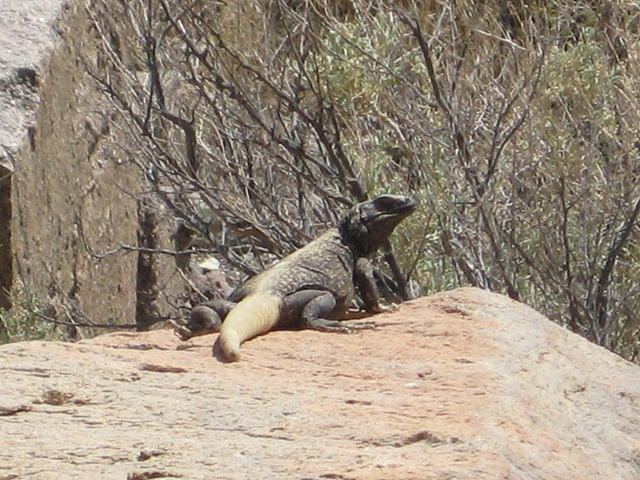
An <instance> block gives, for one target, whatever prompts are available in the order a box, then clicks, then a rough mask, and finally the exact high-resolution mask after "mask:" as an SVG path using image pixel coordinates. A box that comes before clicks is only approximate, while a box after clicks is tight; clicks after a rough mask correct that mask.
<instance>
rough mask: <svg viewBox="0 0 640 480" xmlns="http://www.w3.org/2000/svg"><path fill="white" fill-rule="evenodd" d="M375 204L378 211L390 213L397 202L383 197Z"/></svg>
mask: <svg viewBox="0 0 640 480" xmlns="http://www.w3.org/2000/svg"><path fill="white" fill-rule="evenodd" d="M374 203H375V205H376V207H377V208H378V210H381V211H389V210H393V209H394V208H395V207H396V203H397V202H396V199H395V198H392V197H387V196H382V197H378V198H377V199H376V200H375V201H374Z"/></svg>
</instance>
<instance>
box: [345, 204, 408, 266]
mask: <svg viewBox="0 0 640 480" xmlns="http://www.w3.org/2000/svg"><path fill="white" fill-rule="evenodd" d="M416 205H417V204H416V202H415V201H414V200H412V199H411V198H409V197H403V196H399V195H381V196H379V197H377V198H375V199H374V200H371V201H368V202H362V203H359V204H357V205H356V206H355V207H353V208H352V209H351V210H349V211H348V212H347V213H346V214H345V216H344V217H342V219H341V220H340V223H339V225H338V229H339V230H340V235H341V236H342V238H344V240H345V241H346V243H347V244H348V245H349V246H351V248H352V249H354V253H355V254H356V256H365V257H368V256H370V255H371V254H372V253H373V252H375V251H376V250H377V249H378V248H380V247H382V246H383V245H384V244H385V243H386V242H387V240H388V239H389V237H390V236H391V233H392V232H393V229H394V228H396V227H397V226H398V224H399V223H400V222H401V221H402V220H404V219H405V218H406V217H407V216H409V215H410V214H411V213H412V212H413V211H414V210H415V209H416Z"/></svg>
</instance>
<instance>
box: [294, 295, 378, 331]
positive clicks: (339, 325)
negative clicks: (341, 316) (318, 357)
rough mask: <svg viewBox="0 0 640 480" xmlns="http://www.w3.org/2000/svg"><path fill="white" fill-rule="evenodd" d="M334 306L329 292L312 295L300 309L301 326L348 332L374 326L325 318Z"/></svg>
mask: <svg viewBox="0 0 640 480" xmlns="http://www.w3.org/2000/svg"><path fill="white" fill-rule="evenodd" d="M335 308H336V299H335V298H334V296H333V295H332V294H331V292H324V293H322V294H320V295H318V296H317V297H314V298H313V299H311V300H310V301H309V303H307V304H306V305H305V307H304V308H303V310H302V326H303V327H304V328H309V329H312V330H319V331H321V332H340V333H349V332H352V331H354V330H359V329H365V328H375V325H374V324H373V323H344V322H341V321H339V320H329V319H328V318H325V317H327V316H331V314H332V312H333V311H334V310H335Z"/></svg>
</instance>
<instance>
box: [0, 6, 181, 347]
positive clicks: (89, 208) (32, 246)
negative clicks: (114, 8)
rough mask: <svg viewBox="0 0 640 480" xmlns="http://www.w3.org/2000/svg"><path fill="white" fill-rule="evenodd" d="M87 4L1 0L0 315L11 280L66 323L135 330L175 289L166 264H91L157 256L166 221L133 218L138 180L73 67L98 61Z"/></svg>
mask: <svg viewBox="0 0 640 480" xmlns="http://www.w3.org/2000/svg"><path fill="white" fill-rule="evenodd" d="M88 8H90V6H89V4H88V2H86V1H84V0H2V1H0V307H4V306H7V299H6V298H3V297H4V296H5V293H6V291H8V290H9V289H10V288H11V286H12V284H15V282H16V281H17V280H20V281H22V282H23V283H24V284H25V285H26V287H27V289H28V290H29V291H31V292H34V293H36V294H37V295H38V296H39V298H40V300H41V303H42V304H47V303H49V302H52V303H54V304H57V305H60V304H62V305H64V308H61V309H59V310H64V311H66V312H71V316H72V317H74V318H73V320H74V321H79V322H81V323H86V322H87V317H88V320H89V321H91V320H93V321H94V322H100V323H122V321H123V319H127V320H128V323H133V322H134V319H135V320H137V318H136V312H138V317H145V318H141V321H143V322H146V321H147V320H148V318H146V317H148V316H149V313H151V314H153V313H158V312H156V311H155V310H156V306H155V305H151V306H149V305H148V304H151V303H154V302H156V303H157V299H158V298H159V297H160V294H159V291H158V290H160V288H164V289H165V290H166V292H165V293H170V294H171V293H175V292H177V291H179V290H180V288H181V286H180V284H181V282H180V281H178V282H174V281H173V279H171V278H170V277H171V275H175V274H176V270H175V261H174V260H173V259H171V258H169V259H168V260H167V257H165V258H164V259H162V264H160V262H158V261H156V260H157V259H153V260H154V262H155V263H154V262H151V261H147V263H149V264H150V265H151V266H152V267H154V268H155V269H156V270H154V271H153V272H151V274H150V273H149V272H148V271H145V272H143V273H142V274H141V273H140V271H139V269H138V265H139V263H141V262H140V261H139V258H138V255H137V254H136V253H135V252H130V253H128V254H123V253H121V254H117V255H104V256H101V257H99V256H100V255H102V254H104V253H106V252H109V251H113V250H115V249H117V248H118V247H119V246H120V245H132V246H134V247H135V246H136V245H137V244H138V242H139V240H140V238H146V239H151V240H153V241H154V242H155V243H153V244H151V245H149V244H148V243H147V244H145V246H147V247H149V246H150V247H151V248H157V247H164V248H166V247H168V246H169V237H170V235H171V233H172V232H171V231H170V229H171V228H173V225H166V224H165V225H162V226H160V225H158V224H159V223H160V222H162V220H158V222H157V223H158V224H153V225H151V226H149V222H148V218H146V217H144V215H143V213H141V211H142V209H141V208H140V205H141V203H143V202H141V201H140V198H141V196H139V195H138V194H139V193H140V191H141V190H143V189H144V187H142V186H141V179H140V174H139V172H138V171H137V169H136V168H134V166H133V165H132V164H131V162H130V161H129V160H128V157H127V155H126V154H125V153H124V152H123V151H121V149H119V148H118V147H117V146H116V145H117V144H118V143H120V144H123V143H126V142H125V141H124V140H123V139H122V138H118V136H119V135H120V133H119V131H120V130H119V128H118V118H117V117H116V116H115V115H114V114H113V111H112V109H111V107H110V106H109V105H108V104H107V103H106V102H105V101H104V98H103V96H102V93H101V92H100V91H99V89H98V87H97V85H96V84H95V82H94V81H93V80H92V79H91V78H90V76H89V75H88V73H87V69H86V67H85V64H84V63H83V61H82V58H83V57H84V58H89V59H95V58H96V53H95V52H96V41H97V40H96V33H95V31H94V30H93V29H92V27H91V24H90V21H89V16H88V13H87V9H88ZM156 214H157V216H158V217H160V216H161V214H162V212H161V210H160V209H158V208H156ZM156 257H157V256H156ZM141 260H146V259H141ZM147 270H148V269H147ZM175 276H176V277H177V275H175ZM140 278H142V279H144V280H147V279H149V278H153V280H154V281H155V283H156V284H155V285H152V286H149V284H148V283H149V282H146V283H145V282H140V281H138V280H139V279H140ZM158 308H160V309H161V308H162V306H160V307H158ZM161 313H166V311H165V312H161ZM65 320H69V318H65ZM83 333H85V334H88V335H90V334H92V333H95V332H94V331H93V330H90V329H89V330H85V331H84V332H83Z"/></svg>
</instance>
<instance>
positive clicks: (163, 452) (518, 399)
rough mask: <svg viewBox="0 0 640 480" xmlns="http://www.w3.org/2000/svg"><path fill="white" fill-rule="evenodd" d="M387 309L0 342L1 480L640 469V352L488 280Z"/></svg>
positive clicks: (596, 474) (639, 472) (514, 476)
mask: <svg viewBox="0 0 640 480" xmlns="http://www.w3.org/2000/svg"><path fill="white" fill-rule="evenodd" d="M375 320H376V322H377V323H378V324H379V326H380V328H379V329H377V330H375V331H362V332H360V333H357V334H353V335H339V334H326V333H319V332H313V331H299V332H291V331H281V332H272V333H270V334H268V335H266V336H263V337H259V338H257V339H254V340H252V341H250V342H247V343H246V344H245V345H244V346H243V360H242V361H241V362H239V363H234V364H225V363H222V362H221V361H220V360H218V359H217V358H215V357H214V356H212V349H211V345H212V343H213V341H214V338H215V336H204V337H199V338H196V339H192V340H190V341H189V342H186V343H184V344H183V343H180V342H179V341H178V340H177V339H176V338H175V337H174V336H173V335H172V333H171V332H170V331H154V332H148V333H138V334H132V333H116V334H111V335H105V336H102V337H98V338H95V339H93V340H88V341H82V342H79V343H76V344H69V343H66V344H65V343H41V342H32V343H21V344H13V345H6V346H3V347H0V375H1V378H2V379H3V382H2V390H0V479H13V478H30V479H47V480H49V479H57V478H59V479H75V478H77V479H87V478H90V479H92V478H96V479H98V478H99V479H125V478H129V479H144V478H188V479H236V478H237V479H248V478H251V479H272V478H279V479H328V478H331V479H358V480H366V479H442V480H444V479H448V480H451V479H469V480H472V479H473V480H478V479H491V480H495V479H509V480H520V479H523V480H524V479H527V480H528V479H540V480H542V479H544V480H554V479H557V480H567V479H581V480H590V479H593V480H596V479H598V480H601V479H616V480H637V479H638V478H640V415H639V412H640V369H639V368H638V367H637V366H636V365H633V364H630V363H628V362H626V361H624V360H622V359H621V358H619V357H617V356H615V355H614V354H612V353H610V352H608V351H605V350H604V349H602V348H600V347H598V346H595V345H593V344H591V343H589V342H587V341H586V340H584V339H582V338H580V337H579V336H577V335H574V334H572V333H570V332H568V331H566V330H563V329H562V328H560V327H558V326H557V325H555V324H553V323H552V322H550V321H549V320H547V319H545V318H544V317H542V316H541V315H539V314H537V313H536V312H534V311H533V310H531V309H530V308H528V307H526V306H524V305H522V304H519V303H516V302H514V301H512V300H509V299H507V298H505V297H502V296H499V295H495V294H491V293H487V292H483V291H480V290H475V289H464V290H455V291H452V292H448V293H444V294H440V295H437V296H434V297H430V298H423V299H419V300H416V301H413V302H409V303H406V304H403V305H402V307H401V308H400V309H399V311H397V312H395V313H391V314H383V315H379V316H377V317H376V318H375Z"/></svg>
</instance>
